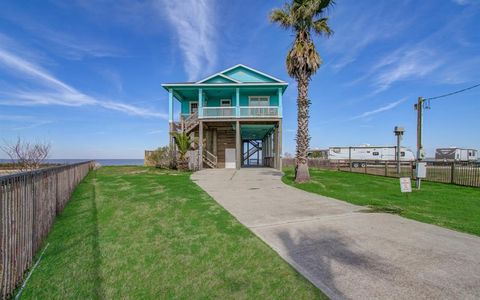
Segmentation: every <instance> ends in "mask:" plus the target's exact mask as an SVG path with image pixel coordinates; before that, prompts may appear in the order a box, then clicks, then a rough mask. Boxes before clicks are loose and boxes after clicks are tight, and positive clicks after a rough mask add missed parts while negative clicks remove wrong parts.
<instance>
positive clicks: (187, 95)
mask: <svg viewBox="0 0 480 300" xmlns="http://www.w3.org/2000/svg"><path fill="white" fill-rule="evenodd" d="M199 88H200V87H177V88H174V89H173V90H174V93H175V96H179V97H180V98H182V99H197V98H198V89H199ZM235 89H236V87H202V90H203V92H204V93H205V95H206V96H207V98H209V97H210V98H223V97H225V98H232V99H233V98H234V97H235ZM277 89H278V87H277V86H274V87H265V86H262V87H240V93H241V94H255V93H262V94H264V93H268V94H271V95H276V93H277ZM182 99H177V100H180V101H181V100H182Z"/></svg>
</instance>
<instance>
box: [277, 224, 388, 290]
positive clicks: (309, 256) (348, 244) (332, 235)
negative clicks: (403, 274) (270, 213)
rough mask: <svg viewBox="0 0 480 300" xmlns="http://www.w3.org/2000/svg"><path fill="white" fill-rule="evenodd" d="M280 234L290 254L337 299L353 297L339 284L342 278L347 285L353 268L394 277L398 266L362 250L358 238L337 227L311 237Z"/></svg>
mask: <svg viewBox="0 0 480 300" xmlns="http://www.w3.org/2000/svg"><path fill="white" fill-rule="evenodd" d="M278 237H279V238H280V240H281V242H282V243H283V247H284V248H285V249H287V255H288V257H289V258H290V259H291V260H292V261H293V262H295V263H296V264H298V265H299V266H301V268H302V269H303V270H304V271H305V272H307V273H308V275H309V276H307V277H309V278H310V280H312V278H313V280H314V281H315V282H314V283H320V284H319V285H320V286H322V285H323V286H325V287H326V288H328V290H325V291H324V292H325V293H327V294H328V296H330V297H334V298H341V299H342V298H343V299H345V298H351V297H352V296H351V295H345V293H344V291H342V286H339V285H338V283H339V281H340V280H342V284H343V285H345V280H346V279H345V277H346V276H348V272H350V271H351V270H354V271H359V270H360V271H362V272H365V273H368V274H369V275H371V274H372V273H374V274H375V276H376V277H378V278H383V279H388V280H395V278H394V274H395V269H396V268H395V267H394V266H392V265H390V264H386V263H382V262H381V258H379V257H375V256H373V255H371V254H369V255H366V254H364V253H361V251H360V250H358V249H360V248H359V247H358V246H357V245H356V243H355V241H353V240H351V239H349V238H347V237H345V236H343V235H342V234H340V233H339V232H338V231H335V230H322V231H321V232H319V233H315V235H314V236H312V234H311V233H305V232H302V231H296V232H295V234H294V235H292V234H291V232H288V231H282V232H280V233H278ZM347 284H349V285H355V284H358V285H359V286H357V287H356V289H363V288H367V287H362V286H360V285H361V283H358V282H357V283H355V282H349V283H347Z"/></svg>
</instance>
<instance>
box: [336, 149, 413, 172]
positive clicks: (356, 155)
mask: <svg viewBox="0 0 480 300" xmlns="http://www.w3.org/2000/svg"><path fill="white" fill-rule="evenodd" d="M396 148H397V147H392V146H386V147H382V146H358V147H330V148H329V149H328V159H330V160H351V161H352V166H353V167H360V166H362V167H363V166H364V165H365V161H388V160H390V161H392V160H396V155H395V154H396ZM414 160H415V155H414V154H413V152H412V151H411V150H410V149H407V148H404V147H401V148H400V161H414Z"/></svg>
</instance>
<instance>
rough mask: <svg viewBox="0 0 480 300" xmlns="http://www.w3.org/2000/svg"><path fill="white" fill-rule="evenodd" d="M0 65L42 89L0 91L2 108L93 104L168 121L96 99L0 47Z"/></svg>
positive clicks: (147, 110) (154, 115) (131, 108)
mask: <svg viewBox="0 0 480 300" xmlns="http://www.w3.org/2000/svg"><path fill="white" fill-rule="evenodd" d="M0 65H3V66H4V67H6V69H8V70H10V72H11V73H13V74H14V75H17V76H21V77H22V78H24V77H25V76H27V77H28V78H29V79H30V80H33V82H34V83H35V84H36V85H39V86H41V87H42V89H37V90H24V89H11V90H10V91H3V92H1V93H0V104H3V105H24V106H29V105H63V106H83V105H95V106H101V107H103V108H106V109H110V110H115V111H120V112H123V113H127V114H130V115H136V116H142V117H159V118H164V119H166V118H167V116H166V114H163V113H158V112H155V111H151V110H149V109H146V108H141V107H136V106H133V105H129V104H124V103H118V102H114V101H101V100H97V99H95V98H93V97H91V96H89V95H86V94H84V93H82V92H80V91H78V90H77V89H75V88H73V87H71V86H70V85H68V84H66V83H64V82H62V81H61V80H59V79H57V78H56V77H54V76H53V75H52V74H50V73H49V72H48V71H47V70H44V69H43V68H41V67H40V66H37V65H35V64H34V63H32V62H29V61H27V60H25V59H23V58H20V57H19V56H17V55H15V54H13V53H11V52H9V51H7V50H5V49H2V48H0Z"/></svg>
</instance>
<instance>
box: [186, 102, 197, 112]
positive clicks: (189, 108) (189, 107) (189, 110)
mask: <svg viewBox="0 0 480 300" xmlns="http://www.w3.org/2000/svg"><path fill="white" fill-rule="evenodd" d="M192 103H197V112H198V108H199V107H198V101H190V103H189V104H188V112H189V113H190V114H192Z"/></svg>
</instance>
